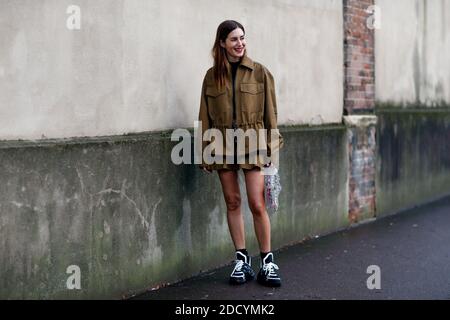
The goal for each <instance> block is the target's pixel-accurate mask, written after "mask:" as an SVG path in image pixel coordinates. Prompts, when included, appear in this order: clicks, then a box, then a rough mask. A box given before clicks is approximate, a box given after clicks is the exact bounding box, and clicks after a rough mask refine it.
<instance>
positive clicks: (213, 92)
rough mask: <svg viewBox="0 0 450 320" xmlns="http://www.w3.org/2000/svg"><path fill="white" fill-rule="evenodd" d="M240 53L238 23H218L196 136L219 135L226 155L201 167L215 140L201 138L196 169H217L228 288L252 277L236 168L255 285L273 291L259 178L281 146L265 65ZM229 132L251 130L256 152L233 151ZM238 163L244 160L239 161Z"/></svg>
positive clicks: (242, 47)
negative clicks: (229, 262)
mask: <svg viewBox="0 0 450 320" xmlns="http://www.w3.org/2000/svg"><path fill="white" fill-rule="evenodd" d="M246 52H247V43H246V40H245V29H244V27H243V26H242V24H240V23H239V22H237V21H234V20H226V21H224V22H222V23H221V24H220V25H219V27H218V28H217V33H216V40H215V42H214V46H213V49H212V55H213V57H214V66H213V67H212V68H210V69H209V70H208V71H207V73H206V75H205V78H204V80H203V86H202V92H201V103H200V111H199V120H200V123H201V129H202V132H207V131H208V129H212V128H215V129H218V130H220V131H221V132H222V137H225V141H224V142H223V143H222V145H223V146H226V151H225V154H224V155H223V156H224V157H223V158H222V157H220V158H221V159H220V160H222V161H217V162H216V163H209V162H208V163H207V162H206V161H205V156H204V154H205V152H204V151H208V149H210V147H211V146H209V147H208V145H213V143H215V140H214V141H211V143H209V140H208V139H202V164H201V165H200V168H202V169H203V170H204V171H206V172H209V173H211V172H212V170H217V173H218V175H219V178H220V182H221V184H222V191H223V195H224V199H225V203H226V206H227V221H228V227H229V230H230V234H231V238H232V240H233V243H234V246H235V249H236V261H235V266H234V269H233V271H232V273H231V275H230V283H231V284H243V283H245V282H247V281H249V280H252V279H253V278H254V277H255V273H254V271H253V270H252V268H251V257H250V256H249V254H248V252H247V250H246V248H245V247H246V246H245V234H244V230H245V229H244V220H243V217H242V213H241V195H240V190H239V184H238V170H239V169H242V170H243V171H244V175H245V183H246V189H247V196H248V203H249V207H250V210H251V212H252V215H253V221H254V227H255V234H256V238H257V240H258V243H259V247H260V252H261V269H260V271H259V273H258V282H259V283H261V284H263V285H266V286H273V287H275V286H280V285H281V279H280V277H279V276H278V273H277V270H278V266H277V265H276V264H275V263H274V262H273V253H272V252H271V243H270V220H269V217H268V214H267V211H266V206H265V199H264V175H263V174H262V173H264V168H265V167H267V166H270V165H271V163H270V160H271V159H277V158H278V157H277V156H276V155H277V152H278V149H279V148H281V147H282V146H283V139H282V137H281V135H280V134H279V132H278V129H277V104H276V98H275V85H274V79H273V76H272V74H271V73H270V72H269V70H268V69H267V68H266V67H265V66H263V65H262V64H260V63H258V62H254V61H253V60H251V59H250V58H249V57H248V56H247V54H246ZM229 130H231V131H234V133H236V132H242V131H244V132H245V133H246V132H249V131H255V132H256V135H257V141H258V147H257V150H253V149H251V148H250V143H249V141H248V140H247V139H245V146H244V148H237V145H238V143H237V139H236V138H237V137H236V135H231V137H232V139H231V140H234V141H231V142H230V141H228V140H229V137H230V135H229V134H227V132H226V131H229ZM261 141H262V142H263V143H261ZM207 147H208V148H207ZM205 149H206V150H205ZM255 154H259V156H257V157H256V159H257V160H256V162H254V161H251V160H250V159H255ZM261 154H263V155H264V156H261ZM265 155H267V156H268V157H269V158H267V157H265ZM238 158H239V159H240V160H239V161H237V159H238ZM242 159H245V161H244V162H242V161H241V160H242ZM274 162H275V161H274ZM275 163H276V162H275Z"/></svg>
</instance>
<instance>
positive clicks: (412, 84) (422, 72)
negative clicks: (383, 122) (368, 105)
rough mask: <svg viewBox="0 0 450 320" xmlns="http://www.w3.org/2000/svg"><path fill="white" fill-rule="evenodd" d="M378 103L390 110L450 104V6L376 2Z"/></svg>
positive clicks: (441, 1) (435, 0) (425, 1)
mask: <svg viewBox="0 0 450 320" xmlns="http://www.w3.org/2000/svg"><path fill="white" fill-rule="evenodd" d="M376 5H377V6H379V7H380V10H381V29H379V30H376V37H375V57H376V58H375V60H376V68H375V74H376V81H375V83H376V90H375V91H376V99H377V101H378V102H387V106H390V107H395V106H396V105H398V104H400V105H408V104H409V105H410V106H412V107H418V106H419V104H420V105H422V106H433V105H434V106H436V105H443V104H447V105H448V104H450V72H449V70H450V59H449V57H450V3H449V2H448V1H447V0H398V1H390V0H376Z"/></svg>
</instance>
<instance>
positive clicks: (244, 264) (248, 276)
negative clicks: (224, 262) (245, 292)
mask: <svg viewBox="0 0 450 320" xmlns="http://www.w3.org/2000/svg"><path fill="white" fill-rule="evenodd" d="M234 262H235V263H236V264H235V266H234V269H233V272H231V275H230V284H243V283H246V282H247V281H250V280H253V279H254V278H255V272H254V271H253V269H252V267H251V263H252V258H251V257H250V256H246V255H245V254H243V253H241V252H239V251H236V260H235V261H234Z"/></svg>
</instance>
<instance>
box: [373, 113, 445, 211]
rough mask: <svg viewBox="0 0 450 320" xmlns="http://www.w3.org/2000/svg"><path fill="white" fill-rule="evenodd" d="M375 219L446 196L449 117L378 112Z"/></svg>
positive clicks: (443, 115)
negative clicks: (378, 216)
mask: <svg viewBox="0 0 450 320" xmlns="http://www.w3.org/2000/svg"><path fill="white" fill-rule="evenodd" d="M377 115H378V122H379V124H378V129H377V137H378V138H377V140H378V164H377V182H376V194H377V215H386V214H390V213H395V212H396V211H398V210H401V209H404V208H407V207H411V206H414V205H417V204H420V203H423V202H426V201H430V200H432V199H436V198H437V197H440V196H443V195H447V194H450V112H449V111H447V110H446V109H441V110H435V111H429V110H426V109H418V110H413V109H411V110H403V111H402V110H398V109H397V110H396V109H392V108H387V109H377Z"/></svg>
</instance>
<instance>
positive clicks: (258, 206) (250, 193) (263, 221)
mask: <svg viewBox="0 0 450 320" xmlns="http://www.w3.org/2000/svg"><path fill="white" fill-rule="evenodd" d="M244 174H245V184H246V188H247V197H248V204H249V207H250V210H251V211H252V214H253V224H254V227H255V234H256V238H257V239H258V243H259V249H260V250H261V252H269V251H271V248H270V219H269V216H268V214H267V211H266V206H265V200H264V176H263V175H262V174H261V173H260V171H259V169H253V170H244Z"/></svg>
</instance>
